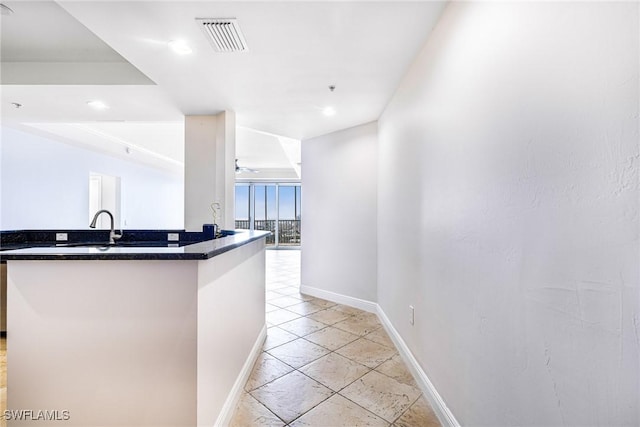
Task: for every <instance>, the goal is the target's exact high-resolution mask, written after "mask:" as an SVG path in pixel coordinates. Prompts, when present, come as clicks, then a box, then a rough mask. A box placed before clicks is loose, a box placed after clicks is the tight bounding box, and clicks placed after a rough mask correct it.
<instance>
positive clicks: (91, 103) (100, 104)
mask: <svg viewBox="0 0 640 427" xmlns="http://www.w3.org/2000/svg"><path fill="white" fill-rule="evenodd" d="M87 105H88V106H89V107H91V108H95V109H96V110H106V109H107V108H109V106H108V105H107V104H105V103H104V102H102V101H98V100H95V101H87Z"/></svg>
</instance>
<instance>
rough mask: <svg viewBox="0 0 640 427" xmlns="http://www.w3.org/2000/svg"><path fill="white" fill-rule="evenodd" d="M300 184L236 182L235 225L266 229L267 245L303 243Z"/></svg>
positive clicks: (250, 228) (241, 227) (289, 245)
mask: <svg viewBox="0 0 640 427" xmlns="http://www.w3.org/2000/svg"><path fill="white" fill-rule="evenodd" d="M300 196H301V191H300V184H290V183H269V184H262V183H260V184H257V183H238V184H236V228H239V229H246V230H267V231H271V233H272V234H271V236H269V237H268V238H267V245H269V246H274V247H284V246H286V247H291V246H293V247H295V246H300V237H301V236H300V219H301V217H300V205H301V204H300Z"/></svg>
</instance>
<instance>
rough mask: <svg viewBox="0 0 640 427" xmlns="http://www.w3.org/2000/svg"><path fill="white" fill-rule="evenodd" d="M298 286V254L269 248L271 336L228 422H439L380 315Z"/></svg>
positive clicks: (241, 426)
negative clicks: (310, 292) (301, 291)
mask: <svg viewBox="0 0 640 427" xmlns="http://www.w3.org/2000/svg"><path fill="white" fill-rule="evenodd" d="M299 286H300V252H299V251H293V250H287V251H275V250H272V251H267V305H266V307H267V310H266V311H267V315H266V316H267V326H268V331H267V339H266V340H265V343H264V347H263V349H264V351H263V352H262V353H261V354H260V356H259V358H258V360H257V361H256V364H255V365H254V367H253V371H252V373H251V377H250V378H249V380H248V381H247V384H246V385H245V392H244V393H243V395H242V397H241V399H240V402H239V403H238V406H237V408H236V411H235V413H234V416H233V419H232V422H231V426H233V427H250V426H291V427H301V426H314V427H334V426H335V427H337V426H349V427H352V426H394V427H409V426H412V427H435V426H440V423H439V422H438V419H437V418H436V416H435V414H434V413H433V410H432V409H431V407H430V406H429V403H428V402H427V401H426V399H425V397H424V396H423V395H422V393H421V392H420V389H419V388H418V386H417V385H416V383H415V381H414V379H413V377H412V376H411V374H410V373H409V371H408V370H407V368H406V366H405V364H404V362H403V361H402V358H401V357H400V355H399V354H398V351H397V350H396V348H395V347H394V345H393V342H392V341H391V340H390V339H389V336H388V335H387V334H386V332H385V331H384V329H383V328H382V325H381V324H380V322H379V320H378V318H377V316H376V315H375V314H371V313H367V312H364V311H361V310H358V309H355V308H352V307H347V306H344V305H339V304H335V303H332V302H330V301H326V300H322V299H318V298H313V297H310V296H308V295H304V294H301V293H300V292H299Z"/></svg>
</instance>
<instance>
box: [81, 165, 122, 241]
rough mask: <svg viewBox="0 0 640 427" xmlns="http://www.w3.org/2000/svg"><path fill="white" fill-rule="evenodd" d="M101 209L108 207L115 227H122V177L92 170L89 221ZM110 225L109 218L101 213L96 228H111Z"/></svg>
mask: <svg viewBox="0 0 640 427" xmlns="http://www.w3.org/2000/svg"><path fill="white" fill-rule="evenodd" d="M101 209H106V210H108V211H109V212H111V213H112V214H113V220H114V224H115V228H122V226H121V224H120V177H119V176H111V175H104V174H100V173H96V172H91V173H89V222H91V220H92V219H93V216H94V215H95V214H96V212H98V211H99V210H101ZM87 224H88V223H87ZM110 227H111V224H110V222H109V218H107V217H105V216H104V215H100V216H99V217H98V220H97V222H96V228H101V229H109V228H110Z"/></svg>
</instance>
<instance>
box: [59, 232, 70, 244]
mask: <svg viewBox="0 0 640 427" xmlns="http://www.w3.org/2000/svg"><path fill="white" fill-rule="evenodd" d="M67 240H68V236H67V233H56V242H66V241H67Z"/></svg>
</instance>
